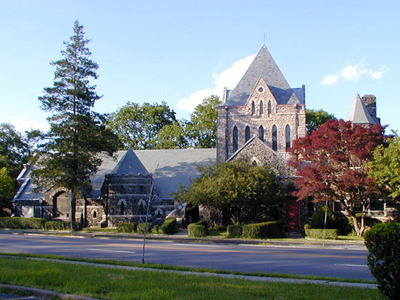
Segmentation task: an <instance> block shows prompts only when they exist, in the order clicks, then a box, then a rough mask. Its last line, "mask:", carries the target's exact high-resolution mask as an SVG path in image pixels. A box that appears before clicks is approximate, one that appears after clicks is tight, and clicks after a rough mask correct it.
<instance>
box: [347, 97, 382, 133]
mask: <svg viewBox="0 0 400 300" xmlns="http://www.w3.org/2000/svg"><path fill="white" fill-rule="evenodd" d="M346 121H351V122H352V123H353V124H371V125H373V124H375V123H376V122H375V121H374V119H373V118H372V116H371V115H370V113H369V112H368V110H367V108H366V107H365V105H364V103H363V102H362V100H361V98H360V95H359V94H358V93H357V94H356V96H355V98H354V101H353V105H352V106H351V108H350V111H349V114H348V115H347V118H346Z"/></svg>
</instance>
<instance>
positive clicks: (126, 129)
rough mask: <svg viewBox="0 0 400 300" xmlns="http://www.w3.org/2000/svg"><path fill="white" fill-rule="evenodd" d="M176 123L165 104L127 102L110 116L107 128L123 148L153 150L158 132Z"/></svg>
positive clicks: (173, 114) (173, 113) (171, 112)
mask: <svg viewBox="0 0 400 300" xmlns="http://www.w3.org/2000/svg"><path fill="white" fill-rule="evenodd" d="M174 122H176V118H175V112H174V111H173V110H171V108H170V107H169V106H168V105H167V103H165V102H161V104H158V103H154V104H150V103H147V102H146V103H143V104H142V105H139V104H137V103H132V102H127V103H126V104H125V105H124V106H123V107H122V108H120V109H118V111H116V112H115V113H113V114H111V116H110V120H109V122H108V125H107V126H108V128H110V129H111V130H113V131H114V132H115V133H116V134H117V135H118V137H119V139H120V140H121V142H122V143H123V146H124V147H126V148H127V147H131V148H132V149H155V148H156V147H157V146H156V145H157V135H158V132H159V131H160V130H161V129H162V128H163V127H164V126H166V125H172V124H173V123H174Z"/></svg>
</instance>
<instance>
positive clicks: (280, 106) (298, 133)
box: [217, 45, 306, 162]
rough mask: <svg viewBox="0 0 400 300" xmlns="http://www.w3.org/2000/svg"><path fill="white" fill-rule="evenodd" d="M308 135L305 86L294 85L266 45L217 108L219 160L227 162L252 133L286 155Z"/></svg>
mask: <svg viewBox="0 0 400 300" xmlns="http://www.w3.org/2000/svg"><path fill="white" fill-rule="evenodd" d="M305 135H306V111H305V87H304V86H303V87H301V88H293V89H292V88H291V87H290V86H289V84H288V83H287V81H286V79H285V77H284V76H283V74H282V73H281V71H280V70H279V68H278V66H277V65H276V63H275V61H274V59H273V58H272V56H271V54H270V53H269V51H268V49H267V47H266V46H265V45H264V46H263V47H262V48H261V50H260V51H259V52H258V54H257V56H256V57H255V59H254V61H253V62H252V63H251V65H250V67H249V68H248V70H247V71H246V73H245V74H244V75H243V77H242V79H241V80H240V81H239V83H238V85H237V86H236V88H235V89H234V90H233V91H230V90H226V89H225V92H224V96H223V99H222V105H221V106H220V107H219V108H218V130H217V159H218V161H222V162H223V161H227V160H229V158H230V157H232V156H233V155H234V154H235V153H236V152H238V151H240V149H241V147H243V146H244V145H245V144H246V142H248V141H249V140H250V139H251V138H252V137H253V136H255V137H257V138H258V139H260V140H261V141H262V142H263V143H264V144H265V145H267V146H268V147H270V148H271V149H272V150H273V151H275V152H276V153H277V154H280V155H281V156H282V157H283V158H287V151H288V149H289V148H290V147H291V144H292V142H293V140H295V139H297V138H299V137H304V136H305Z"/></svg>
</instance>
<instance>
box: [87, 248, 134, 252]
mask: <svg viewBox="0 0 400 300" xmlns="http://www.w3.org/2000/svg"><path fill="white" fill-rule="evenodd" d="M86 250H90V251H101V252H117V253H135V252H133V251H122V250H107V249H94V248H93V249H86Z"/></svg>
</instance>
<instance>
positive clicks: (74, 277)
mask: <svg viewBox="0 0 400 300" xmlns="http://www.w3.org/2000/svg"><path fill="white" fill-rule="evenodd" d="M0 265H1V268H0V281H1V283H6V284H15V285H21V286H29V287H36V288H42V289H48V290H55V291H57V292H60V293H70V294H78V295H84V296H91V297H95V298H101V299H105V300H108V299H118V300H124V299H143V300H146V299H191V300H196V299H280V300H283V299H318V300H322V299H382V298H380V294H379V292H378V290H371V289H367V288H354V287H340V286H326V285H313V284H296V283H293V284H287V283H263V282H253V281H247V280H241V279H227V278H220V277H211V276H196V275H189V274H176V273H161V272H157V271H130V270H122V269H116V268H105V267H99V266H87V265H85V266H82V265H75V264H67V263H63V262H50V261H42V260H40V261H38V260H29V259H26V258H23V257H13V258H11V257H0Z"/></svg>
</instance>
